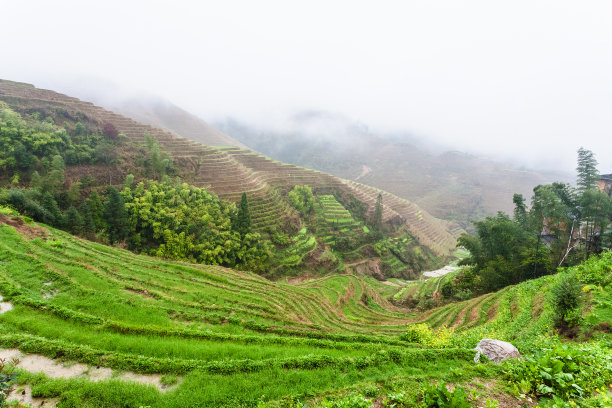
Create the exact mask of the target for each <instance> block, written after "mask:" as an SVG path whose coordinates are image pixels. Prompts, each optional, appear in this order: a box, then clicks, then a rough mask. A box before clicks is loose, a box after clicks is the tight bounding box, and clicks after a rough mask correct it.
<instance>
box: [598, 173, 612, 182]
mask: <svg viewBox="0 0 612 408" xmlns="http://www.w3.org/2000/svg"><path fill="white" fill-rule="evenodd" d="M599 179H600V180H610V181H612V174H602V175H600V176H599Z"/></svg>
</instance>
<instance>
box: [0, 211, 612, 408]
mask: <svg viewBox="0 0 612 408" xmlns="http://www.w3.org/2000/svg"><path fill="white" fill-rule="evenodd" d="M0 216H1V217H2V218H1V221H2V225H0V294H1V295H2V296H3V297H4V300H3V301H4V302H10V304H11V305H13V306H14V308H13V309H12V310H9V311H7V312H5V313H3V314H0V332H1V334H0V348H3V349H15V348H18V349H20V350H21V351H22V352H24V353H26V354H31V353H35V354H42V355H45V356H48V357H51V358H56V359H60V360H68V361H77V362H80V363H84V364H87V365H90V366H91V367H92V368H90V371H91V372H93V371H95V370H98V369H103V368H105V367H107V368H109V369H112V370H113V372H114V374H113V377H112V378H110V379H108V380H102V381H99V382H95V383H94V382H91V381H89V380H88V377H87V376H81V377H78V378H63V379H62V378H49V377H47V376H44V375H40V374H38V375H35V374H31V373H29V372H28V371H27V370H25V371H23V370H21V371H18V373H19V377H18V381H19V382H20V383H22V384H24V385H22V386H25V385H26V384H27V385H28V386H29V387H31V389H32V393H33V395H34V396H35V397H44V398H59V402H60V406H63V407H67V406H91V407H94V406H101V405H103V406H109V407H134V406H151V407H187V406H188V407H196V406H211V407H212V406H226V407H239V406H244V407H258V406H268V405H270V406H285V407H294V406H301V405H296V404H297V403H296V402H291V401H296V400H300V401H302V402H306V401H310V402H309V405H308V406H363V405H337V404H340V403H342V401H343V400H346V401H348V400H350V399H351V398H353V399H354V400H355V401H357V400H358V399H364V400H368V399H369V401H370V403H369V404H371V403H374V401H375V400H377V401H379V403H380V402H382V401H383V400H384V398H387V399H389V398H390V396H395V397H394V398H396V397H397V395H396V394H397V393H398V392H403V393H404V394H402V395H404V397H402V398H405V399H406V401H407V402H405V403H403V404H404V405H397V406H415V405H414V404H416V403H417V401H418V398H419V397H418V394H419V393H420V392H422V386H423V380H424V379H425V380H426V382H427V381H449V382H453V383H455V384H472V386H474V387H477V388H475V389H474V392H475V393H476V394H478V395H480V396H479V397H478V398H480V400H479V401H482V403H483V404H484V397H485V396H495V397H500V396H505V397H504V398H510V400H512V398H514V397H511V396H509V395H508V394H507V393H508V390H506V389H505V388H504V386H503V381H500V378H501V377H502V376H503V367H502V366H496V365H493V364H484V365H475V364H474V363H473V362H472V361H471V359H472V357H473V351H471V350H470V349H471V348H473V347H474V346H475V345H476V343H477V342H478V340H480V339H481V338H482V337H487V336H494V337H495V338H501V339H505V340H509V341H512V342H513V343H515V344H517V345H518V346H519V348H520V349H521V352H530V351H531V350H535V349H537V348H538V347H541V345H542V344H552V342H554V341H555V340H554V338H551V337H547V334H550V333H551V331H550V327H551V318H552V317H551V316H552V315H551V313H552V309H551V307H550V306H549V304H548V303H547V302H546V299H547V297H549V293H550V291H549V289H550V288H551V287H552V286H553V285H554V284H555V282H556V281H557V280H558V279H559V276H560V275H555V276H547V277H544V278H540V279H537V280H533V281H529V282H525V283H523V284H520V285H517V286H513V287H508V288H506V289H504V290H502V291H500V292H497V293H492V294H488V295H485V296H482V297H479V298H476V299H471V300H469V301H466V302H459V303H452V304H449V305H446V306H444V307H441V308H437V309H432V310H428V311H426V312H422V313H421V312H416V311H411V310H408V309H404V308H401V307H396V306H394V305H393V304H392V303H391V302H390V301H389V300H388V299H389V298H390V297H392V296H393V295H394V294H395V293H396V292H397V291H398V290H400V289H401V288H400V287H399V286H393V285H389V284H383V283H380V282H378V281H376V280H374V279H373V278H370V277H360V276H355V275H351V274H344V275H336V276H329V277H324V278H319V279H314V280H309V281H305V282H302V283H299V284H295V285H289V284H286V283H282V282H270V281H268V280H265V279H263V278H261V277H259V276H257V275H254V274H251V273H248V272H239V271H235V270H230V269H226V268H221V267H213V266H204V265H194V264H186V263H181V262H169V261H163V260H160V259H157V258H151V257H147V256H138V255H134V254H133V253H130V252H128V251H125V250H122V249H118V248H111V247H107V246H104V245H100V244H96V243H92V242H89V241H85V240H81V239H78V238H75V237H74V236H71V235H69V234H67V233H65V232H62V231H58V230H54V229H47V228H45V227H44V226H42V225H36V224H34V223H29V222H28V220H27V219H26V220H23V219H21V218H20V217H19V216H17V215H15V214H14V213H11V212H10V211H7V210H3V214H2V215H0ZM399 284H401V281H397V283H396V284H395V285H399ZM605 290H607V291H608V292H606V291H604V289H602V291H603V292H601V293H600V292H599V289H597V290H593V291H592V292H591V295H590V296H591V300H593V302H592V303H591V304H592V305H593V307H594V308H595V309H594V310H596V311H597V310H599V309H602V310H607V309H606V307H607V303H605V301H604V299H606V297H607V296H609V287H608V289H605ZM588 309H589V307H586V309H585V311H588ZM606 313H607V312H598V313H596V314H595V315H596V316H598V317H597V318H596V320H597V319H599V321H593V322H592V327H596V326H597V325H598V324H600V323H601V321H605V320H606V319H608V318H609V317H610V316H609V313H607V314H606ZM602 319H603V320H602ZM423 322H424V323H428V324H429V326H430V327H432V328H434V329H435V328H439V327H442V326H447V327H454V330H455V333H454V334H452V333H451V335H450V336H446V337H445V336H442V335H437V337H439V338H440V339H439V341H438V340H436V342H435V343H433V344H429V343H428V342H427V341H424V342H416V343H414V342H413V343H409V342H407V341H405V338H404V337H402V334H403V333H404V332H405V330H406V325H407V324H414V323H423ZM444 332H445V333H446V330H445V331H444ZM441 333H442V332H441ZM543 342H544V343H543ZM94 367H98V368H96V369H95V370H94ZM122 373H123V374H122ZM128 374H129V375H131V376H137V375H143V374H159V375H163V376H162V377H161V379H160V380H159V381H160V383H162V384H167V385H168V388H167V389H163V386H162V387H161V388H155V387H153V386H146V385H142V384H138V383H129V382H126V381H125V378H126V377H125V376H126V375H128ZM90 375H91V374H90ZM122 378H123V379H122ZM484 383H487V384H488V385H487V387H489V388H488V389H487V388H484V386H480V388H478V387H479V386H478V384H484ZM491 384H494V385H491ZM495 384H496V385H495ZM355 393H357V394H355ZM353 394H354V395H353ZM397 398H399V397H397ZM101 401H104V402H103V403H101ZM326 401H327V402H326ZM334 401H336V402H334ZM410 401H412V402H410ZM512 401H514V403H517V401H516V400H512ZM292 404H293V405H292ZM326 404H327V405H326ZM334 404H336V405H334ZM369 404H368V405H367V406H369ZM478 406H482V405H478ZM506 406H516V405H506Z"/></svg>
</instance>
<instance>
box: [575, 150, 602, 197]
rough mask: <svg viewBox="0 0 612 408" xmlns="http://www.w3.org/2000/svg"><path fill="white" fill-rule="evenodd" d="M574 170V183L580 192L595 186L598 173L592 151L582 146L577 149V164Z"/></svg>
mask: <svg viewBox="0 0 612 408" xmlns="http://www.w3.org/2000/svg"><path fill="white" fill-rule="evenodd" d="M576 171H577V172H578V179H577V181H576V184H577V185H578V192H579V193H580V194H582V193H584V192H585V191H586V190H590V189H593V188H595V187H597V182H598V181H599V173H598V172H597V160H596V159H595V155H594V154H593V152H592V151H590V150H587V149H584V148H582V147H581V148H580V149H578V166H577V167H576Z"/></svg>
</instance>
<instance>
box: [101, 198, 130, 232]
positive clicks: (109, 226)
mask: <svg viewBox="0 0 612 408" xmlns="http://www.w3.org/2000/svg"><path fill="white" fill-rule="evenodd" d="M104 221H105V223H106V232H107V234H108V239H109V241H110V243H111V244H114V243H115V242H118V241H122V240H123V239H125V237H126V236H127V210H126V208H125V203H124V201H123V197H121V194H119V191H117V189H116V188H114V187H109V189H108V195H107V197H106V201H105V202H104Z"/></svg>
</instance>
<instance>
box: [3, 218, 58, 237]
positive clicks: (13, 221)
mask: <svg viewBox="0 0 612 408" xmlns="http://www.w3.org/2000/svg"><path fill="white" fill-rule="evenodd" d="M0 223H2V224H6V225H10V226H11V227H13V228H15V229H16V230H17V232H19V233H20V234H21V235H23V236H24V237H26V238H29V239H34V238H46V237H47V231H46V230H44V229H43V228H40V227H37V226H34V225H28V224H26V223H25V222H23V219H21V217H13V216H9V215H4V214H0Z"/></svg>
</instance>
